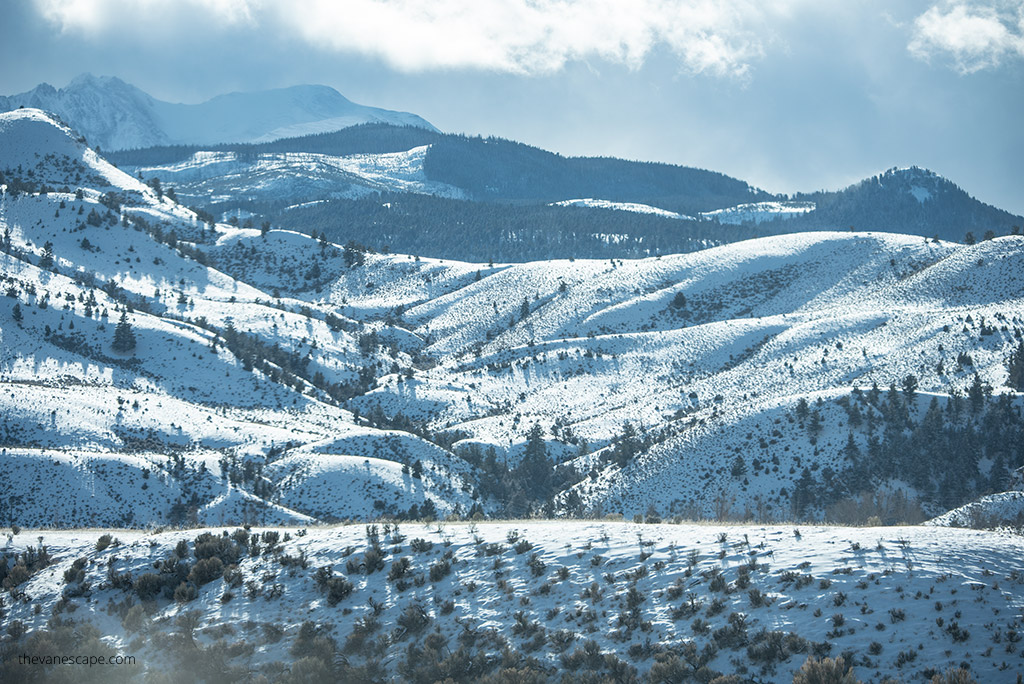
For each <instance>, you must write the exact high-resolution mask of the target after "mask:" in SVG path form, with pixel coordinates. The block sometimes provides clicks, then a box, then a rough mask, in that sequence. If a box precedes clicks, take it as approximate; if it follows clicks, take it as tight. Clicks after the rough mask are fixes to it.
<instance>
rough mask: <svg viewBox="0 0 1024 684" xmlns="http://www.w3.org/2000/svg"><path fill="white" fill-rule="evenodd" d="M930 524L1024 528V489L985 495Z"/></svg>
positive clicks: (987, 527) (944, 514)
mask: <svg viewBox="0 0 1024 684" xmlns="http://www.w3.org/2000/svg"><path fill="white" fill-rule="evenodd" d="M927 524H929V525H943V526H949V527H971V528H974V529H997V528H1004V527H1005V528H1013V529H1017V530H1019V529H1021V528H1024V491H1012V492H1000V493H998V494H989V495H988V496H983V497H981V498H979V499H978V500H977V501H972V502H971V503H969V504H967V505H966V506H961V507H959V508H956V509H954V510H952V511H948V512H946V513H943V514H942V515H940V516H938V517H937V518H933V519H932V520H929V521H928V523H927Z"/></svg>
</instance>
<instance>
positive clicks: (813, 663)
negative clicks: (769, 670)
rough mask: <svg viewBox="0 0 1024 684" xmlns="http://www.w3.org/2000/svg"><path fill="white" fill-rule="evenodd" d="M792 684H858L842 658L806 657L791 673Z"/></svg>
mask: <svg viewBox="0 0 1024 684" xmlns="http://www.w3.org/2000/svg"><path fill="white" fill-rule="evenodd" d="M793 684H859V680H858V679H857V678H856V677H854V676H853V670H852V669H851V668H850V666H849V665H847V664H846V661H845V660H843V659H842V658H835V659H832V658H825V659H824V660H816V659H815V658H811V657H808V658H807V660H806V661H805V662H804V664H803V666H802V667H801V668H800V669H799V670H798V671H797V672H796V674H794V675H793Z"/></svg>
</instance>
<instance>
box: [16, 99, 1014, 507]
mask: <svg viewBox="0 0 1024 684" xmlns="http://www.w3.org/2000/svg"><path fill="white" fill-rule="evenodd" d="M399 161H400V160H399ZM399 161H396V164H397V167H396V168H398V167H402V163H405V162H402V163H399ZM406 161H408V160H406ZM402 168H405V167H402ZM393 170H394V169H392V170H391V171H393ZM391 171H388V173H391ZM0 172H2V173H3V174H4V177H3V179H0V180H2V182H3V185H2V188H3V195H2V201H0V236H3V240H4V245H3V249H2V250H0V275H2V277H3V279H4V282H3V289H4V294H5V295H6V296H5V297H3V298H0V340H2V345H0V409H2V414H0V415H2V420H3V423H2V424H0V449H2V450H3V451H2V453H0V476H2V477H3V480H4V481H5V482H7V483H10V485H9V494H8V495H7V496H6V497H4V498H0V516H2V518H3V519H6V520H10V521H14V522H17V523H19V524H23V525H44V524H45V525H97V524H102V525H132V526H136V525H146V524H151V523H166V522H178V523H180V522H193V523H203V524H239V523H243V522H250V523H264V524H273V523H285V522H289V521H290V522H294V523H296V524H298V523H300V522H302V521H307V520H310V519H314V520H318V521H337V520H344V519H346V518H361V519H365V518H369V517H376V516H383V515H388V516H407V517H414V518H415V517H419V516H420V515H421V514H423V512H424V511H426V512H427V513H428V514H429V515H433V514H435V513H436V514H441V515H448V514H452V513H457V514H461V515H467V514H470V513H471V512H480V513H483V514H488V515H517V516H518V515H526V514H529V513H531V512H541V511H543V512H546V513H548V514H573V515H588V514H607V513H623V514H625V515H627V516H630V517H632V516H635V515H647V514H653V515H654V516H658V515H661V516H663V517H667V516H673V517H675V516H679V517H688V518H700V517H718V518H751V517H753V518H757V519H760V520H772V519H774V520H787V519H792V518H793V517H799V518H816V519H821V518H823V517H834V518H835V519H840V517H839V516H838V514H837V513H836V511H837V510H849V509H850V507H851V506H854V507H858V508H857V510H858V511H859V513H858V516H859V518H857V519H861V518H863V519H867V518H870V517H872V516H876V517H878V518H880V519H881V520H882V521H883V522H886V521H888V522H899V521H906V520H911V519H924V518H925V517H927V516H935V515H939V514H941V513H943V512H945V511H946V510H949V509H952V508H955V507H956V506H960V505H962V504H965V503H967V502H968V501H970V500H971V499H973V498H975V497H976V496H979V495H982V494H988V493H991V492H999V491H1003V490H1005V489H1007V488H1008V487H1009V485H1008V472H1009V471H1012V470H1013V469H1015V468H1019V467H1020V466H1021V465H1024V426H1022V421H1021V401H1020V399H1019V397H1018V396H1016V395H1015V394H1013V393H1012V392H1011V391H1010V388H1009V387H1008V386H1007V383H1008V382H1009V381H1010V364H1009V359H1010V358H1011V356H1012V354H1013V353H1014V351H1015V349H1017V347H1018V346H1019V344H1020V339H1021V335H1022V334H1024V295H1022V292H1024V288H1022V284H1024V282H1022V281H1024V238H1022V237H1019V236H1008V237H1002V238H997V239H994V240H989V241H983V242H980V243H978V244H975V245H969V246H968V245H959V244H956V243H948V242H938V241H934V240H926V239H923V238H921V237H913V236H905V235H898V234H887V233H852V232H851V233H836V232H818V233H800V234H794V235H782V236H776V237H770V238H762V239H759V240H752V241H746V242H740V243H734V244H730V245H725V246H722V247H717V248H714V249H709V250H705V251H702V252H698V253H692V254H686V255H673V256H664V257H656V258H649V259H641V260H629V261H626V260H616V259H613V260H608V261H599V260H552V261H542V262H533V263H523V264H486V265H484V264H472V263H464V262H453V261H446V260H438V259H421V258H418V257H415V256H412V255H400V254H374V253H371V252H368V251H367V250H365V249H364V248H361V247H359V246H352V245H347V246H345V247H340V246H338V245H334V244H331V243H329V242H327V241H326V240H323V239H320V240H314V239H311V238H310V237H308V236H306V235H302V234H298V233H294V232H289V231H281V230H273V229H265V230H257V229H244V228H242V229H240V228H236V227H232V226H228V225H223V224H214V223H213V222H212V221H211V222H206V221H204V220H202V219H201V218H200V216H198V215H197V214H196V213H195V212H194V211H192V210H190V209H187V208H185V207H184V206H182V205H180V204H178V203H177V202H175V201H174V199H173V198H171V197H168V196H167V195H165V194H163V193H162V192H161V191H160V188H159V187H157V186H154V187H150V186H149V185H145V184H143V183H142V182H140V181H138V180H136V179H134V178H132V177H131V176H128V175H126V174H124V173H122V172H121V171H119V170H118V169H116V168H114V167H113V166H111V165H109V164H108V163H106V162H105V161H104V160H103V159H102V158H101V157H100V156H98V155H97V154H96V153H95V152H94V151H93V150H91V149H88V148H86V147H85V146H84V144H83V143H82V142H81V141H80V140H79V139H78V136H77V135H76V134H75V133H74V132H72V131H71V130H70V129H67V128H66V127H64V126H63V125H62V124H59V123H57V122H55V121H53V120H51V119H50V118H49V117H48V116H47V115H46V114H44V113H42V112H40V111H38V110H29V109H25V110H18V111H15V112H11V113H8V114H3V115H0ZM206 218H209V217H206ZM8 240H9V245H8V244H7V241H8ZM122 313H123V314H124V318H125V321H126V323H127V324H128V325H130V326H131V328H132V330H133V334H134V338H135V342H136V344H135V348H134V349H132V350H130V351H115V350H114V349H113V348H112V341H113V339H114V331H115V328H116V327H117V325H118V323H119V321H120V319H121V314H122ZM910 379H912V380H913V382H912V383H911V384H909V385H908V384H907V383H908V382H910ZM875 384H877V386H878V387H879V389H878V390H872V389H871V388H872V386H873V385H875ZM890 387H891V388H890ZM531 435H532V437H531ZM58 485H59V486H60V487H61V488H62V491H67V492H69V496H66V497H57V498H55V497H49V496H46V495H45V494H46V492H48V491H52V488H53V487H55V486H58ZM865 491H867V492H872V491H874V492H878V493H879V494H878V496H879V497H882V498H885V499H886V502H879V501H875V502H873V503H872V504H871V505H872V506H874V508H875V509H878V510H874V509H872V510H868V509H869V508H871V507H870V506H867V505H866V502H865V500H864V498H863V496H861V495H862V492H865ZM876 498H877V497H876ZM852 499H856V501H852ZM908 501H909V502H910V503H912V504H913V505H904V504H905V503H907V502H908ZM129 502H132V504H131V505H129ZM840 504H842V506H845V508H842V506H840V508H839V509H837V508H836V506H837V505H840ZM883 504H884V505H883ZM424 506H425V507H426V508H425V509H422V508H421V507H424ZM915 506H916V507H917V510H916V511H915ZM842 519H848V518H842Z"/></svg>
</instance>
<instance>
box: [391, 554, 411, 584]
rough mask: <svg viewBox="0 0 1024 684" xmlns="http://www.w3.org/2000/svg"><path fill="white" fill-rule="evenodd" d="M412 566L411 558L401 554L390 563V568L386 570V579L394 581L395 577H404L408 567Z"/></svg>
mask: <svg viewBox="0 0 1024 684" xmlns="http://www.w3.org/2000/svg"><path fill="white" fill-rule="evenodd" d="M411 567H412V559H411V558H409V557H408V556H402V557H401V558H399V559H398V560H396V561H395V562H394V563H392V564H391V569H390V570H388V581H389V582H394V581H395V580H397V579H400V578H402V577H405V575H406V573H407V572H409V568H411Z"/></svg>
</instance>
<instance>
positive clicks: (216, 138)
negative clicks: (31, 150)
mask: <svg viewBox="0 0 1024 684" xmlns="http://www.w3.org/2000/svg"><path fill="white" fill-rule="evenodd" d="M18 107H30V108H32V107H34V108H38V109H44V110H47V111H50V112H53V113H55V114H57V115H59V116H60V117H61V118H63V119H64V120H65V121H66V122H68V123H69V124H70V125H71V126H73V127H74V128H75V129H76V130H78V131H79V132H80V133H82V134H84V135H85V136H86V138H87V139H88V140H89V142H90V143H91V144H92V145H96V146H101V147H102V148H103V149H114V150H116V149H129V148H138V147H152V146H153V145H180V144H197V143H198V144H205V145H211V144H216V143H228V142H263V141H269V140H275V139H277V138H286V137H295V136H300V135H307V134H310V133H322V132H326V131H334V130H338V129H340V128H346V127H348V126H354V125H357V124H363V123H368V122H379V123H389V124H394V125H398V126H415V127H419V128H425V129H428V130H435V129H434V127H433V126H431V125H430V124H429V123H427V122H426V121H425V120H423V119H422V118H420V117H418V116H416V115H415V114H409V113H407V112H395V111H391V110H386V109H379V108H377V107H366V106H363V105H358V104H356V103H354V102H351V101H350V100H348V99H346V98H345V97H343V96H342V95H341V94H340V93H338V92H337V91H336V90H334V89H333V88H329V87H326V86H311V85H304V86H293V87H291V88H281V89H276V90H267V91H262V92H256V93H230V94H227V95H219V96H217V97H215V98H213V99H211V100H207V101H206V102H203V103H200V104H196V105H186V104H172V103H170V102H163V101H160V100H157V99H155V98H153V97H151V96H150V95H147V94H146V93H144V92H143V91H141V90H139V89H138V88H136V87H135V86H132V85H130V84H128V83H125V82H124V81H122V80H120V79H118V78H114V77H105V76H104V77H96V76H93V75H91V74H82V75H81V76H78V77H77V78H75V79H74V80H73V81H71V83H70V84H68V86H67V87H65V88H61V89H59V90H58V89H55V88H54V87H53V86H50V85H49V84H46V83H43V84H41V85H39V86H37V87H36V88H34V89H33V90H31V91H29V92H27V93H21V94H18V95H10V96H0V111H11V110H14V109H17V108H18Z"/></svg>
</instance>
